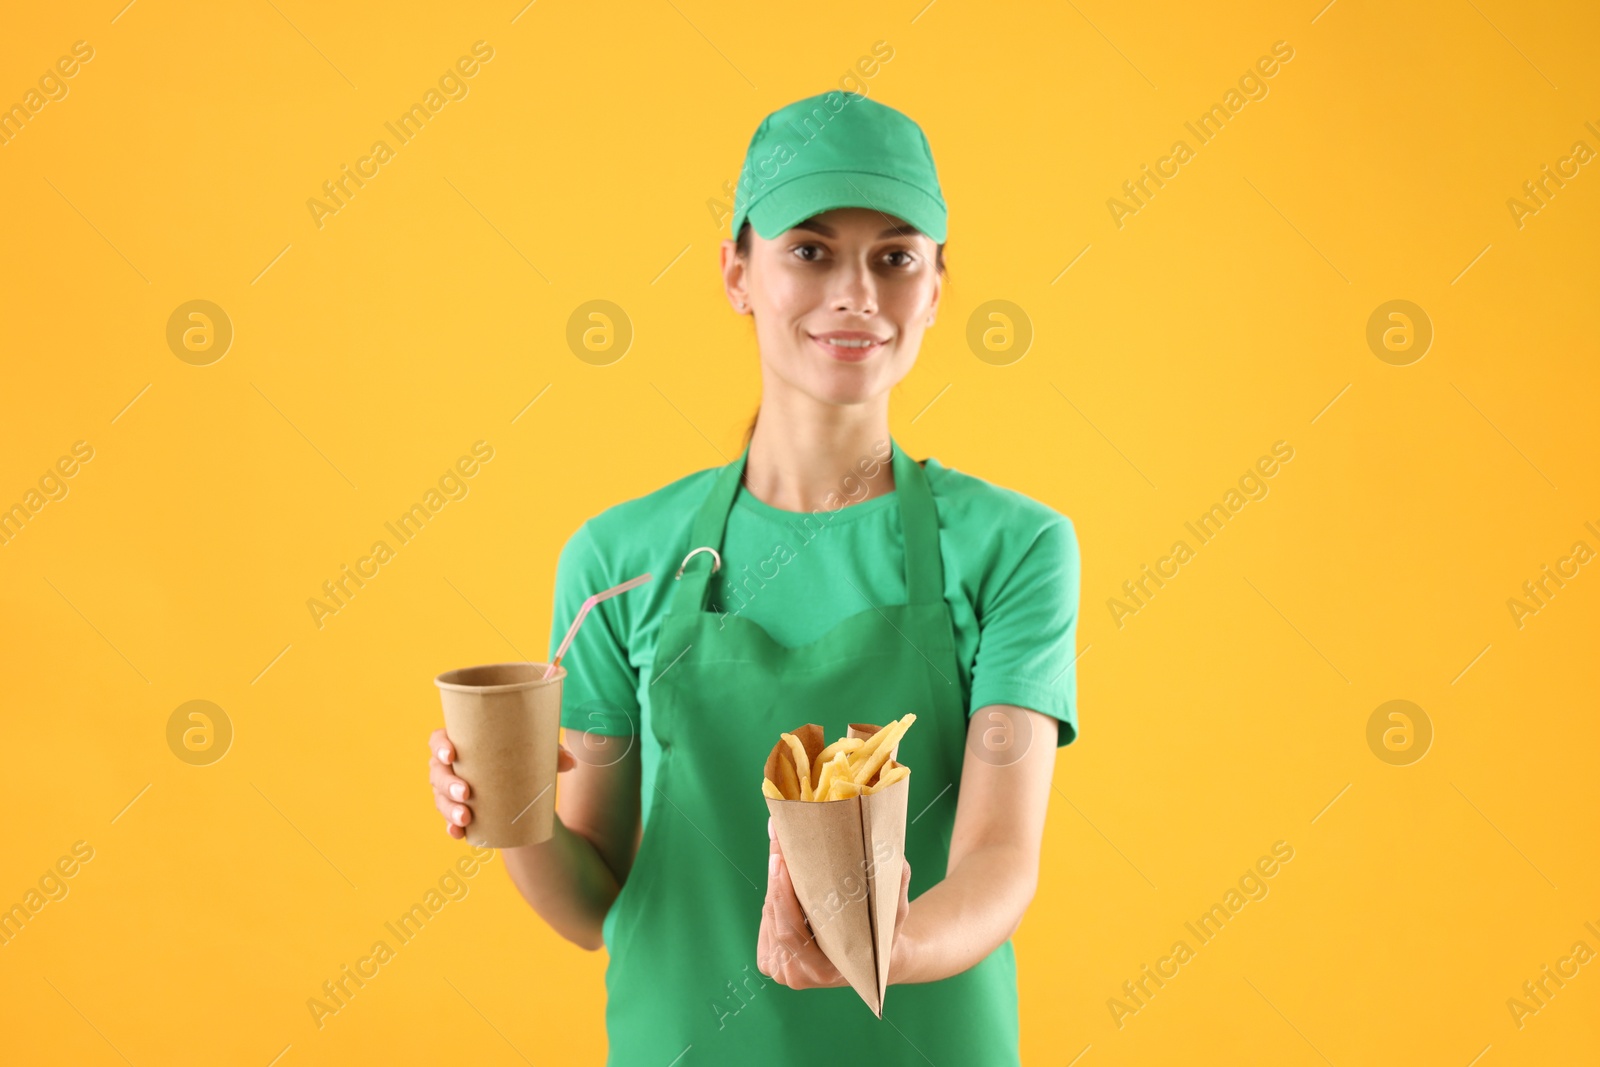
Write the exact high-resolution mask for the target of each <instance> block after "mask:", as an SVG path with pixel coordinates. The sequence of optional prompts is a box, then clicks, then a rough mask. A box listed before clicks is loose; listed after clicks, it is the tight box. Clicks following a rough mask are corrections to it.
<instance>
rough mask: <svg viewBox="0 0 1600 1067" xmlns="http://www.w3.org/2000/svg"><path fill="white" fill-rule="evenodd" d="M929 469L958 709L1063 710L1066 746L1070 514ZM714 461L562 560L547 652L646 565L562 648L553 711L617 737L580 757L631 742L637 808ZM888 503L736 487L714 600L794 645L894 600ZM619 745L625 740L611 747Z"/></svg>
mask: <svg viewBox="0 0 1600 1067" xmlns="http://www.w3.org/2000/svg"><path fill="white" fill-rule="evenodd" d="M924 469H925V470H926V472H927V476H928V487H929V489H930V490H931V491H932V494H933V501H934V507H935V510H936V511H937V513H938V517H939V554H940V557H941V559H942V561H943V564H944V598H945V603H947V604H948V605H949V607H950V615H951V619H952V622H953V623H954V627H955V646H956V658H957V667H958V669H959V671H960V675H961V677H960V684H961V691H962V694H963V696H964V699H965V703H966V707H967V713H968V714H969V715H971V714H972V713H973V712H975V711H978V710H979V709H981V708H984V707H987V706H989V705H990V704H1014V705H1016V706H1018V707H1023V708H1031V709H1033V710H1035V711H1039V712H1043V713H1044V714H1046V715H1049V716H1052V717H1054V718H1056V719H1058V720H1060V722H1061V726H1060V730H1059V734H1058V737H1057V744H1058V745H1065V744H1069V743H1070V742H1071V741H1072V740H1073V739H1074V738H1075V737H1076V736H1077V733H1078V714H1077V671H1076V668H1075V666H1074V664H1073V661H1074V658H1075V656H1076V638H1077V620H1078V578H1079V574H1078V540H1077V534H1076V532H1075V531H1074V530H1073V526H1072V522H1071V520H1070V519H1068V518H1066V517H1065V516H1064V515H1061V514H1060V513H1058V512H1057V511H1055V510H1054V509H1052V508H1050V507H1047V506H1046V505H1044V504H1041V503H1039V502H1037V501H1035V500H1032V499H1030V498H1028V497H1026V496H1023V495H1022V494H1021V493H1017V492H1014V491H1012V490H1010V489H1002V488H1000V487H999V486H996V485H991V484H990V483H988V482H986V481H983V480H982V479H980V478H974V477H972V476H971V475H968V474H963V473H961V472H960V471H957V470H953V469H951V468H948V467H945V466H943V465H941V464H940V463H939V461H938V460H936V459H931V458H930V459H929V460H927V462H926V464H925V468H924ZM720 470H721V468H710V469H707V470H703V471H698V472H696V473H694V474H691V475H689V476H688V477H686V478H680V479H679V480H678V481H675V482H673V483H672V484H670V485H667V486H665V487H663V488H661V489H658V490H656V491H655V492H653V493H650V494H649V495H647V496H643V497H639V498H638V499H635V500H630V501H627V502H626V503H622V504H618V505H616V506H615V507H612V508H608V509H607V510H606V511H604V512H602V513H601V514H599V515H597V516H595V517H594V518H592V519H590V520H589V521H588V522H586V523H584V524H583V526H581V527H579V529H578V531H577V532H576V533H575V534H573V535H572V537H571V538H570V539H569V540H568V541H567V544H566V547H565V548H563V549H562V551H561V559H560V563H559V564H558V566H557V569H556V588H555V613H554V617H553V620H552V629H551V636H550V652H551V654H552V655H553V654H554V653H555V649H556V646H557V645H558V644H560V642H561V639H562V637H563V636H565V633H566V629H567V627H568V626H569V625H571V622H572V620H573V618H575V617H576V615H577V612H578V609H579V608H580V607H581V606H582V605H583V601H584V600H585V599H586V598H588V597H589V596H590V595H591V594H593V593H596V592H599V591H600V590H602V589H608V588H610V587H611V586H614V585H617V584H619V583H621V582H625V581H627V580H628V579H629V578H632V577H634V576H636V575H639V574H643V573H645V572H647V571H648V572H649V573H650V574H652V575H654V576H655V578H654V580H653V581H650V582H648V583H646V584H645V585H643V586H640V587H639V588H637V589H632V590H629V591H628V592H626V593H623V594H622V595H621V596H618V597H615V598H613V599H611V600H608V601H605V602H603V603H601V604H600V605H598V606H597V607H596V608H595V609H594V610H593V611H591V612H590V614H589V618H588V619H586V620H585V621H584V624H583V627H582V628H581V629H580V630H579V631H578V636H577V637H576V638H575V639H574V640H573V642H572V647H571V648H570V649H569V650H568V651H567V654H566V656H565V657H564V658H563V659H562V663H563V664H564V665H565V666H566V667H567V678H566V681H565V682H564V683H563V691H562V710H561V724H562V725H563V726H565V727H567V728H568V729H570V730H583V731H587V732H589V733H594V734H605V735H611V736H615V737H617V738H618V740H616V741H609V740H608V741H599V740H598V739H591V746H590V748H589V750H588V751H587V752H584V753H579V754H578V755H579V758H580V759H583V760H585V761H589V762H602V763H608V762H613V761H615V760H616V759H618V758H620V757H621V756H622V755H623V754H624V753H626V752H627V750H628V748H627V746H629V745H631V744H639V745H640V746H641V756H642V761H643V781H642V783H641V798H642V799H641V804H642V807H643V810H644V817H645V818H646V819H648V817H649V810H650V802H651V800H652V799H653V797H654V794H655V790H654V788H653V783H654V781H655V769H656V763H657V761H658V759H659V757H660V745H659V744H658V743H657V742H656V739H655V736H654V734H652V733H651V731H650V729H649V719H650V683H651V680H652V679H653V678H654V677H655V671H656V670H658V669H659V670H660V671H662V672H665V671H667V670H670V669H671V664H656V663H655V648H656V636H657V633H658V632H659V630H660V626H661V620H662V619H663V618H664V617H665V616H666V613H667V610H668V608H669V606H670V604H671V597H672V594H673V592H674V591H675V588H676V583H675V582H674V581H673V580H672V576H673V575H674V574H675V573H676V572H677V569H678V565H679V564H680V563H681V562H682V560H683V557H684V554H685V553H687V552H688V551H689V549H690V548H691V547H693V546H691V545H690V544H689V541H690V536H691V528H692V526H693V524H694V519H695V515H696V513H697V512H698V511H699V509H700V505H701V504H702V503H703V502H704V501H705V498H706V494H707V493H708V492H710V490H711V485H712V482H713V481H714V480H715V479H716V477H717V475H718V473H719V472H720ZM840 499H841V500H844V499H845V498H844V497H843V496H842V495H841V497H840ZM897 503H898V500H897V497H896V494H895V493H893V492H890V493H886V494H884V495H882V496H878V497H874V498H872V499H871V500H867V501H864V502H862V503H859V504H849V503H845V505H844V506H841V507H838V508H836V509H834V510H831V511H829V510H821V511H817V512H794V511H784V510H781V509H779V508H775V507H772V506H771V505H770V504H766V503H763V502H762V501H760V500H758V499H756V498H755V497H754V496H752V495H751V494H750V492H749V491H748V490H747V489H746V488H745V487H744V486H742V485H741V486H740V487H739V490H738V494H737V496H735V498H734V504H733V510H732V512H731V513H730V514H729V516H728V528H727V532H726V534H725V535H724V540H723V545H722V564H723V565H722V569H721V570H720V571H719V572H718V573H717V575H716V576H715V577H714V578H713V579H712V580H711V586H710V606H711V607H712V608H714V609H716V610H717V611H720V612H726V613H727V614H729V615H739V616H742V617H743V618H745V619H747V620H748V621H750V622H754V623H756V624H758V625H759V626H761V627H762V628H763V629H765V630H766V631H767V632H768V633H769V634H771V635H772V637H773V639H774V640H776V641H777V642H778V643H779V644H781V645H785V646H787V647H791V648H792V647H795V646H797V645H802V644H805V643H807V642H810V641H813V640H815V639H816V638H818V637H820V636H822V635H823V634H825V633H826V632H828V631H829V630H830V629H832V628H833V627H834V626H836V625H838V624H839V623H840V622H841V621H843V620H844V619H845V618H847V617H848V616H850V615H854V614H856V613H857V612H861V611H870V610H872V605H879V606H881V605H886V604H904V603H905V602H906V581H905V553H904V548H903V542H902V539H901V529H900V509H899V507H898V506H897ZM852 586H853V587H854V588H852ZM864 598H865V599H864ZM868 600H870V601H871V605H869V604H868V603H867V601H868ZM624 738H626V740H624ZM613 745H617V746H621V747H619V748H617V749H616V750H615V751H614V752H612V751H609V750H610V747H611V746H613ZM569 747H570V746H569Z"/></svg>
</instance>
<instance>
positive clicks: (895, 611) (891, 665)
mask: <svg viewBox="0 0 1600 1067" xmlns="http://www.w3.org/2000/svg"><path fill="white" fill-rule="evenodd" d="M893 450H894V460H893V462H894V476H895V493H896V496H897V497H898V501H899V507H900V517H901V527H902V529H903V530H904V540H905V568H906V589H907V593H908V596H907V603H905V604H902V605H876V606H874V605H872V604H869V603H868V602H867V601H866V600H865V599H864V598H863V599H862V602H861V608H862V610H861V611H860V612H858V613H856V614H854V615H851V616H849V617H848V618H846V619H845V620H844V621H843V622H841V623H839V624H838V625H837V626H836V627H834V628H833V629H832V630H830V631H829V632H828V633H826V634H824V635H823V636H822V637H821V638H819V639H818V640H816V641H813V642H811V643H810V644H806V645H802V646H800V647H797V648H785V647H784V646H782V645H779V644H778V643H777V642H776V641H774V640H773V639H772V637H771V636H769V635H768V633H767V632H766V630H764V629H762V628H761V627H760V626H758V625H757V624H755V623H753V622H750V621H749V620H747V619H745V618H742V617H740V616H729V617H727V618H720V619H719V616H718V615H717V613H715V612H713V611H708V610H707V605H706V596H707V591H708V588H709V583H710V579H711V575H712V571H713V566H714V563H713V557H712V555H711V554H710V553H699V554H696V555H695V556H694V557H693V558H691V559H689V560H688V561H687V564H686V566H685V567H684V568H683V570H682V572H681V576H680V578H679V579H678V581H679V585H678V588H677V589H676V590H675V592H674V594H673V598H672V603H671V608H670V610H669V612H668V614H667V617H666V618H665V620H663V623H662V627H661V632H660V637H659V642H658V645H657V648H656V653H655V657H654V662H655V664H656V666H655V667H654V668H652V673H654V671H656V670H661V669H662V668H663V666H664V665H670V666H668V669H665V670H663V671H662V673H661V674H660V675H658V676H656V677H655V678H654V679H653V680H652V681H651V682H650V685H651V686H652V694H651V700H650V729H651V730H652V732H653V733H654V734H655V736H656V738H657V740H658V741H659V742H660V744H661V757H660V763H659V766H658V770H657V773H656V781H655V789H656V792H657V795H656V796H655V797H654V798H653V799H652V805H653V806H652V808H651V813H650V820H649V824H648V826H647V828H646V830H645V832H644V837H643V840H642V841H641V843H640V846H639V853H638V857H637V859H636V860H635V862H634V866H633V869H632V871H631V872H630V873H629V875H628V879H627V881H626V882H625V883H624V884H623V888H622V890H621V893H620V894H619V895H618V897H617V899H616V901H615V902H614V904H613V905H612V911H613V914H612V916H611V936H610V938H609V941H608V944H607V948H608V950H609V952H610V956H611V962H610V965H609V967H608V968H607V970H606V993H607V1004H606V1031H607V1035H608V1037H609V1040H610V1058H609V1060H608V1061H607V1062H608V1063H610V1064H614V1065H618V1067H635V1065H646V1067H667V1065H668V1064H671V1065H673V1067H699V1065H705V1064H736V1065H744V1064H757V1063H759V1064H763V1065H768V1067H790V1065H793V1067H800V1065H802V1064H803V1065H804V1067H815V1065H816V1064H817V1063H819V1062H823V1061H824V1060H826V1059H827V1058H828V1057H827V1055H825V1054H823V1050H829V1051H830V1052H833V1053H835V1054H839V1053H846V1054H847V1058H848V1060H849V1062H852V1063H867V1062H873V1063H883V1064H902V1063H905V1064H923V1063H926V1062H930V1061H931V1062H934V1063H939V1064H980V1063H981V1064H984V1065H985V1067H990V1065H1000V1067H1003V1065H1006V1064H1016V1063H1018V1062H1019V1061H1018V1051H1017V1039H1018V1034H1017V1031H1018V1026H1017V989H1016V963H1015V957H1014V955H1013V953H1012V949H1011V942H1010V941H1006V942H1005V943H1004V944H1002V945H1000V947H999V948H997V949H995V951H994V952H992V953H990V954H989V956H988V957H986V958H985V959H984V960H983V961H981V962H980V963H978V964H977V965H976V966H974V967H972V968H970V969H968V970H966V971H964V972H962V973H961V974H958V975H955V976H954V977H951V978H947V979H945V980H943V981H940V982H930V983H922V984H917V985H892V986H890V988H889V991H888V993H887V994H886V996H885V999H884V1014H883V1018H882V1019H881V1020H879V1019H877V1018H875V1017H874V1016H873V1014H872V1011H871V1009H869V1008H868V1007H867V1006H866V1004H864V1003H863V1002H862V1001H861V998H860V997H859V996H857V994H856V992H855V991H854V990H853V989H851V988H850V987H849V986H841V987H839V988H837V989H807V990H794V989H790V988H788V987H787V986H783V985H779V984H778V983H777V982H775V981H773V980H772V979H770V978H767V977H766V976H764V975H763V974H761V972H760V970H759V969H758V966H757V960H756V939H757V934H758V931H759V929H760V926H761V908H762V904H763V902H764V900H765V898H766V886H767V855H768V849H769V845H768V841H767V834H766V822H767V806H766V802H765V801H764V800H763V799H762V796H761V789H760V786H761V782H760V777H761V767H762V764H763V763H764V762H765V760H766V757H767V753H768V752H769V751H770V750H771V749H772V746H773V744H774V743H775V742H776V741H777V740H778V734H779V733H781V732H784V731H786V730H790V729H792V728H794V727H796V726H799V725H802V724H803V723H808V722H815V723H819V724H821V726H822V729H823V735H824V736H825V737H826V738H827V739H828V740H830V741H831V740H833V739H835V738H839V737H842V736H844V734H845V731H846V728H847V726H848V724H849V723H850V722H873V723H879V724H882V723H885V722H888V721H889V720H890V719H893V718H898V717H900V716H901V715H904V714H905V713H906V712H908V711H914V712H916V714H917V723H916V725H915V726H914V727H913V728H912V729H911V730H910V732H909V733H907V734H906V737H905V739H904V740H903V741H902V742H901V743H900V754H899V757H898V758H899V760H900V761H901V762H903V763H904V764H906V766H908V767H910V768H911V789H912V791H911V797H910V806H909V813H910V815H909V817H910V819H911V820H913V821H911V822H910V824H909V825H908V827H907V831H906V846H905V853H906V858H907V860H908V861H909V862H910V863H911V899H912V900H913V901H914V900H915V899H916V898H917V896H918V895H919V894H921V893H922V892H923V891H925V890H927V889H928V888H929V887H931V886H933V885H934V884H936V883H937V882H939V881H941V880H942V879H943V878H944V875H945V867H946V865H947V863H948V860H949V854H950V835H951V831H952V828H953V826H954V823H955V811H956V801H957V799H958V797H959V794H960V790H961V784H960V775H961V765H962V757H963V755H964V752H965V747H966V735H967V715H966V709H965V707H964V701H963V699H962V694H961V686H960V684H959V680H958V679H959V675H958V674H957V671H956V652H955V639H954V631H953V627H952V624H951V618H950V610H949V607H948V606H947V605H946V604H945V602H944V596H943V591H942V590H943V575H942V564H941V561H940V557H939V527H938V520H937V516H936V514H935V512H934V505H933V497H932V495H931V494H930V492H929V490H928V483H927V476H926V475H925V473H924V472H923V470H922V468H921V466H920V465H918V464H917V463H916V461H914V460H912V459H910V458H909V457H908V456H907V455H906V454H905V452H904V451H902V450H901V448H900V447H899V446H898V445H894V446H893ZM746 455H748V453H746ZM745 458H746V457H745V455H741V456H740V457H739V459H738V460H736V461H735V462H733V463H731V464H729V465H728V466H727V467H725V468H724V469H723V471H722V473H721V474H720V476H719V477H718V479H717V481H716V482H715V484H714V485H713V487H712V489H711V492H710V493H709V495H708V496H707V498H706V501H705V504H704V505H703V507H702V508H701V510H700V512H699V515H698V517H697V519H696V521H695V525H694V534H693V541H692V544H691V546H690V547H691V548H694V547H699V546H708V547H711V548H714V549H716V550H717V552H718V554H719V556H720V552H721V548H722V539H723V533H724V531H725V530H726V528H727V521H728V513H729V510H730V508H731V507H732V505H733V500H734V497H735V495H736V493H737V491H738V488H739V484H740V478H741V475H742V474H743V472H744V464H745ZM801 551H804V550H803V549H802V550H801ZM790 580H793V579H792V578H791V579H790ZM843 595H846V596H856V595H857V594H856V593H855V592H854V591H846V592H845V593H844V594H843ZM947 786H948V789H946V787H947ZM941 791H945V795H942V796H941V795H940V793H941ZM840 1062H843V1061H840Z"/></svg>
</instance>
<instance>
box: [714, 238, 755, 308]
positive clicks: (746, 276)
mask: <svg viewBox="0 0 1600 1067" xmlns="http://www.w3.org/2000/svg"><path fill="white" fill-rule="evenodd" d="M720 258H721V268H722V287H723V289H724V290H725V291H726V292H727V294H728V302H729V303H730V304H732V305H733V307H734V310H735V311H737V312H739V313H740V314H741V315H744V314H748V313H749V309H750V293H749V291H748V289H747V288H746V287H747V285H748V284H749V280H750V271H749V267H748V265H747V264H746V263H745V261H744V260H743V259H741V258H739V248H738V245H736V244H735V243H734V241H733V239H732V238H725V239H724V240H723V242H722V249H721V252H720Z"/></svg>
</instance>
